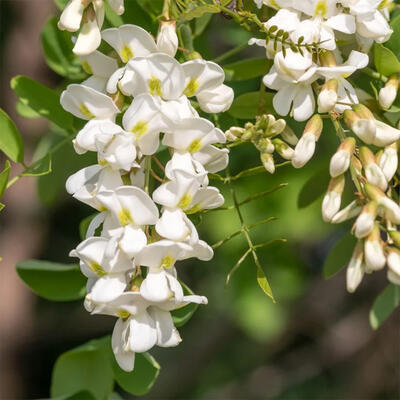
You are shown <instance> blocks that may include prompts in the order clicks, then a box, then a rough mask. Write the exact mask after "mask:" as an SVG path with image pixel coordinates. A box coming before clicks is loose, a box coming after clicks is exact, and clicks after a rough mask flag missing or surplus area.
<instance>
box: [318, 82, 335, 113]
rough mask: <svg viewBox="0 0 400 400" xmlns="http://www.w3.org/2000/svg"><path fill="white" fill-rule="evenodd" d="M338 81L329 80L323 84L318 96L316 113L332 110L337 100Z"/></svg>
mask: <svg viewBox="0 0 400 400" xmlns="http://www.w3.org/2000/svg"><path fill="white" fill-rule="evenodd" d="M337 91H338V81H337V80H336V79H329V80H327V81H326V82H325V84H324V86H323V87H322V89H321V91H320V93H319V95H318V112H319V113H326V112H330V111H332V110H333V108H334V107H335V105H336V103H337V100H338V93H337Z"/></svg>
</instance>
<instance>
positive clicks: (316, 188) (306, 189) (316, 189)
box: [297, 168, 327, 208]
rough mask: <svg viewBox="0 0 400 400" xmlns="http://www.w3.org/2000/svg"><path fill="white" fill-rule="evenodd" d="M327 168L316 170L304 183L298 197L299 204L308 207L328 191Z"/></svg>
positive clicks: (300, 206) (301, 206)
mask: <svg viewBox="0 0 400 400" xmlns="http://www.w3.org/2000/svg"><path fill="white" fill-rule="evenodd" d="M326 189H327V186H326V168H322V169H320V170H318V171H317V172H315V173H314V174H313V175H311V176H310V178H308V179H307V181H306V182H305V183H304V185H303V187H302V188H301V190H300V193H299V197H298V198H297V206H298V207H299V208H306V207H308V206H309V205H311V204H312V203H314V202H315V201H316V200H318V199H319V198H320V197H321V196H322V195H323V194H324V193H325V191H326Z"/></svg>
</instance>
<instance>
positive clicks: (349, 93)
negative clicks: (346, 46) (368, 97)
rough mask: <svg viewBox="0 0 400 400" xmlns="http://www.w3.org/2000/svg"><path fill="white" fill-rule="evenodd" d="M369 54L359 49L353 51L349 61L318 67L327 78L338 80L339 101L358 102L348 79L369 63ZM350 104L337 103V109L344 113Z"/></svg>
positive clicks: (320, 72)
mask: <svg viewBox="0 0 400 400" xmlns="http://www.w3.org/2000/svg"><path fill="white" fill-rule="evenodd" d="M368 61H369V58H368V55H367V54H364V53H360V52H359V51H354V50H353V51H352V52H351V53H350V56H349V58H348V59H347V61H346V62H345V63H344V64H342V65H339V66H323V67H319V68H318V73H319V74H321V75H322V76H323V77H325V78H326V79H335V80H336V81H337V85H338V86H337V101H338V102H341V103H349V104H358V97H357V94H356V91H355V90H354V88H353V86H352V85H351V83H350V82H349V81H348V80H347V79H346V78H347V77H349V76H350V75H352V74H353V73H354V72H355V71H357V70H358V69H362V68H365V67H366V66H367V65H368ZM348 108H350V106H348V105H345V104H336V106H335V111H337V112H339V113H342V112H343V111H344V110H345V109H348Z"/></svg>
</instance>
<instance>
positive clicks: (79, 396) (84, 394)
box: [49, 390, 96, 400]
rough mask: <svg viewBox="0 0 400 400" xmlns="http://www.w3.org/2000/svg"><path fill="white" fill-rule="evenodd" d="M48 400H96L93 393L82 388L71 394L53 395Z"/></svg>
mask: <svg viewBox="0 0 400 400" xmlns="http://www.w3.org/2000/svg"><path fill="white" fill-rule="evenodd" d="M49 400H96V399H95V398H94V397H93V395H92V394H91V393H90V392H88V391H87V390H82V391H79V392H77V393H73V394H66V395H63V396H57V397H53V398H51V399H49Z"/></svg>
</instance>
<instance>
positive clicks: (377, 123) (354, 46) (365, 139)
mask: <svg viewBox="0 0 400 400" xmlns="http://www.w3.org/2000/svg"><path fill="white" fill-rule="evenodd" d="M255 3H256V4H257V6H258V7H260V8H261V7H262V6H263V5H264V6H267V7H269V8H272V9H275V10H276V12H275V14H274V15H273V16H272V17H270V18H269V19H268V20H267V21H265V22H264V23H263V26H264V29H261V31H262V32H264V33H265V32H267V38H266V40H263V39H260V38H253V39H251V40H250V41H249V44H250V45H252V44H256V45H258V46H262V47H265V48H266V56H267V58H269V59H271V60H273V64H272V67H271V68H270V70H269V72H268V73H267V74H266V75H265V76H264V78H263V83H264V85H265V86H266V88H267V89H270V90H272V91H275V92H276V93H275V94H273V99H272V106H273V108H274V109H275V111H276V113H277V114H278V115H280V116H290V117H292V118H293V119H294V120H296V121H298V122H303V121H305V122H306V124H305V127H304V128H303V132H302V134H301V137H300V138H297V136H296V135H295V134H294V132H293V131H292V130H291V129H290V127H289V126H288V125H287V120H286V121H285V120H282V119H280V120H276V118H275V116H273V115H264V116H258V117H257V119H256V123H255V124H252V123H246V124H245V126H244V127H243V128H242V127H232V128H231V129H229V130H228V131H227V132H226V133H225V134H226V137H227V140H228V141H230V142H236V143H237V144H239V143H240V142H246V141H250V142H252V143H253V144H254V146H255V147H256V148H257V150H258V151H259V152H260V157H261V161H262V163H263V165H264V167H265V169H266V170H267V171H268V172H270V173H274V172H275V169H276V168H277V167H278V166H280V165H284V164H287V163H288V162H290V163H291V164H292V166H293V167H295V168H301V167H303V166H304V165H305V164H307V163H308V162H309V161H310V160H311V158H312V157H313V155H314V153H315V152H316V150H317V147H318V142H319V140H320V137H323V136H324V135H327V134H328V132H324V131H327V130H331V131H334V132H335V134H336V136H337V137H338V138H339V140H340V145H339V146H338V148H337V150H336V152H335V153H334V154H333V156H332V158H331V160H330V166H329V174H330V178H329V179H330V180H329V184H328V185H327V186H328V189H327V191H326V194H325V196H324V198H323V201H322V216H323V220H324V221H325V222H330V223H341V222H344V221H346V220H350V219H355V222H354V225H353V228H352V233H353V234H354V236H355V237H356V238H357V240H358V243H357V245H356V247H355V250H354V254H353V257H352V258H351V260H350V263H349V265H348V269H347V289H348V291H349V292H353V291H355V290H356V288H357V287H358V285H359V284H360V282H361V280H362V278H363V276H364V274H365V273H371V272H373V271H377V270H381V269H383V268H384V267H385V265H387V267H388V269H387V277H388V279H389V281H390V282H392V283H394V284H397V285H398V284H399V283H400V262H399V261H400V257H399V254H400V248H399V245H400V241H399V225H400V205H399V204H400V201H399V193H398V187H399V186H398V184H399V168H398V166H399V165H398V153H399V144H400V130H399V129H396V128H395V127H394V126H392V125H394V124H392V123H390V121H388V120H387V118H386V116H385V115H384V112H385V111H386V110H388V109H389V108H390V107H391V106H392V104H393V103H394V101H395V99H396V97H397V93H398V89H399V75H398V73H395V74H392V75H391V76H389V77H387V78H385V77H383V80H384V82H385V85H384V86H383V87H382V88H381V89H380V91H379V92H378V91H377V93H376V97H375V99H374V98H373V97H370V96H366V95H365V92H362V91H357V90H356V89H355V88H354V87H353V84H352V83H351V81H350V80H349V78H350V79H351V76H352V75H353V74H354V73H355V72H356V71H357V70H362V69H364V68H365V67H367V66H368V64H369V51H370V48H371V46H372V44H373V43H374V42H376V43H383V42H385V41H387V40H389V38H390V36H391V34H392V29H391V27H390V25H389V23H388V19H389V9H390V7H391V6H392V4H391V3H392V2H391V1H385V2H381V1H379V0H377V1H364V0H351V1H347V0H341V1H337V0H322V1H321V0H307V1H293V0H274V1H269V0H256V1H255ZM269 15H270V14H269ZM271 33H272V34H274V35H275V39H273V38H272V37H271V35H270V34H271ZM276 37H281V38H286V42H285V43H284V41H283V40H281V41H279V40H276ZM341 43H344V44H345V46H341ZM363 103H365V104H367V105H368V107H367V106H366V105H365V104H363ZM371 110H373V111H371ZM316 112H318V113H316ZM328 125H330V127H328ZM329 128H331V129H329ZM332 128H333V129H332ZM274 153H276V154H275V156H274ZM276 157H278V158H280V159H282V160H283V163H282V164H276ZM351 182H352V183H353V185H354V187H353V193H354V200H353V201H352V202H350V204H348V205H347V206H345V207H344V208H343V209H341V206H342V197H343V193H344V192H345V190H346V188H348V187H349V186H350V185H351Z"/></svg>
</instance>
